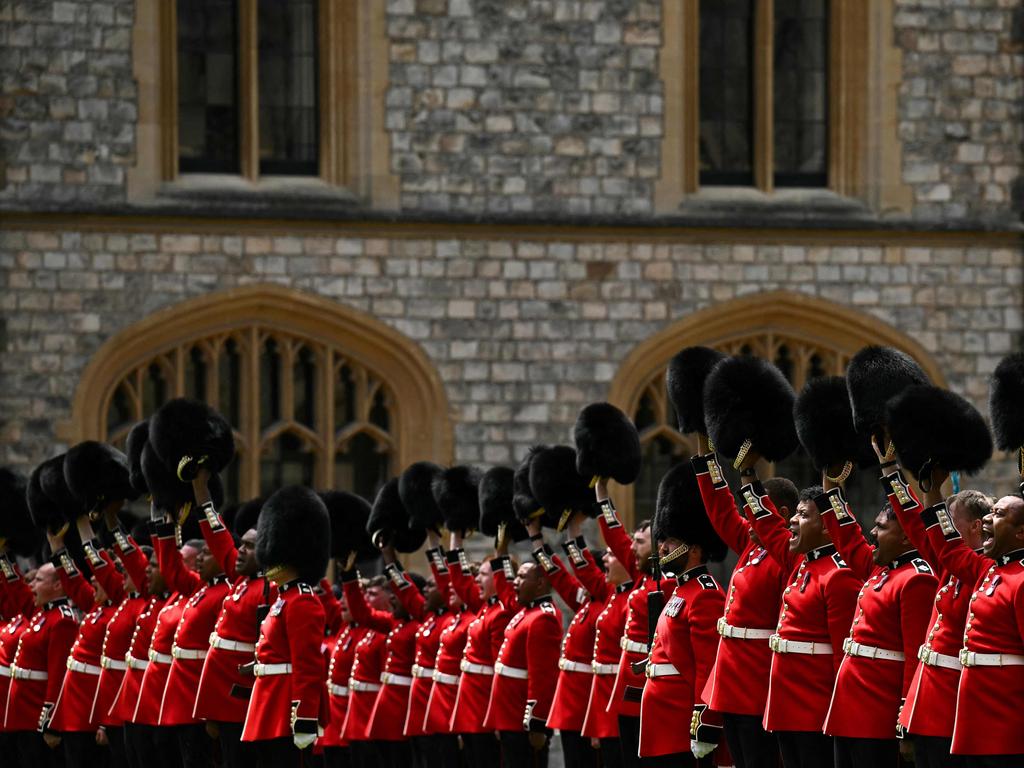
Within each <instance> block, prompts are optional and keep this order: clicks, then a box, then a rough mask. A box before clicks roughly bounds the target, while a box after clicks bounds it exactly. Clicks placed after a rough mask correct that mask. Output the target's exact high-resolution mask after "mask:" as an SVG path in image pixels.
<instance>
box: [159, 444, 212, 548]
mask: <svg viewBox="0 0 1024 768" xmlns="http://www.w3.org/2000/svg"><path fill="white" fill-rule="evenodd" d="M140 464H141V465H142V474H143V476H144V477H145V478H146V487H147V488H149V494H150V496H152V497H153V505H154V506H155V507H156V508H157V509H159V510H161V511H163V512H167V513H169V514H171V515H176V514H177V512H178V510H179V509H181V507H183V506H184V505H185V504H193V505H195V503H196V497H195V494H194V493H193V492H192V483H191V482H188V483H183V482H181V481H180V480H179V479H178V478H177V476H176V475H175V473H174V470H172V469H170V468H169V467H168V466H167V465H166V464H164V463H163V462H162V461H161V460H160V457H159V456H157V453H156V451H155V450H154V449H153V444H152V443H146V444H145V446H143V448H142V459H141V461H140ZM207 487H208V489H209V491H210V499H211V500H212V501H213V505H214V506H215V507H219V506H220V505H221V504H223V503H224V486H223V485H221V482H220V477H219V476H218V475H210V480H209V482H208V483H207ZM182 538H189V537H187V536H186V535H185V531H184V530H183V531H182Z"/></svg>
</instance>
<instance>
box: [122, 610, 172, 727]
mask: <svg viewBox="0 0 1024 768" xmlns="http://www.w3.org/2000/svg"><path fill="white" fill-rule="evenodd" d="M175 597H177V596H175ZM169 599H170V595H169V594H168V593H166V592H165V593H163V594H161V595H151V596H150V597H149V598H148V599H147V600H146V605H145V606H143V608H142V611H141V612H140V613H139V618H138V620H137V622H136V624H135V627H134V628H133V629H132V634H131V639H130V640H129V641H128V650H127V651H126V652H125V655H124V661H125V671H124V676H123V677H122V679H121V687H120V688H118V690H117V693H116V694H115V696H114V701H113V703H112V704H111V705H110V709H109V711H108V715H109V716H110V717H111V718H113V719H114V720H117V721H120V722H122V723H125V722H135V710H136V709H137V708H138V705H139V694H140V693H141V691H142V679H143V677H144V676H145V674H146V669H147V668H148V667H149V646H150V644H151V643H152V641H153V630H155V629H156V621H157V618H158V617H159V616H160V611H162V610H163V609H164V606H165V605H167V601H168V600H169Z"/></svg>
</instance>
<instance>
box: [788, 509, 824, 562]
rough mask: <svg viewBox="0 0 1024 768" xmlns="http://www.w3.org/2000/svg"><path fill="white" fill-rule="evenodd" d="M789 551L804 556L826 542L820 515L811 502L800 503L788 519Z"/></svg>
mask: <svg viewBox="0 0 1024 768" xmlns="http://www.w3.org/2000/svg"><path fill="white" fill-rule="evenodd" d="M789 533H790V537H791V538H790V539H789V551H790V552H796V553H799V554H805V553H807V552H810V551H811V550H812V549H817V548H818V547H820V546H824V544H825V543H826V542H827V541H828V534H827V533H826V531H825V526H824V525H822V522H821V515H820V514H819V513H818V508H817V507H816V506H815V505H814V502H813V501H801V502H800V503H799V504H797V505H796V512H794V513H793V516H792V517H791V518H789Z"/></svg>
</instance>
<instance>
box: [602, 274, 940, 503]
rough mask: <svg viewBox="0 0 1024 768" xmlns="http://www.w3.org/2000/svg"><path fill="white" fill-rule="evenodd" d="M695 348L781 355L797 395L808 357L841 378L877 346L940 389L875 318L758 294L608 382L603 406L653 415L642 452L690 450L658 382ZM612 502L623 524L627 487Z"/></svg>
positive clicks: (692, 323) (680, 327) (913, 351)
mask: <svg viewBox="0 0 1024 768" xmlns="http://www.w3.org/2000/svg"><path fill="white" fill-rule="evenodd" d="M696 344H700V345H704V346H708V347H714V348H716V349H721V350H722V351H724V352H729V353H733V354H734V353H738V352H741V351H742V352H749V353H751V354H754V355H757V356H759V357H767V358H768V359H772V360H776V359H777V355H778V354H779V353H780V351H786V352H787V353H788V354H790V355H792V356H793V362H794V369H793V370H794V373H793V375H792V376H791V381H793V383H794V385H795V387H796V388H797V390H799V389H800V387H801V386H802V385H803V383H804V381H805V379H806V374H807V369H808V366H809V365H810V364H811V359H810V358H811V357H813V358H814V359H815V360H814V361H815V364H817V365H819V366H820V369H819V372H820V373H822V374H827V375H839V374H842V373H843V371H844V370H845V369H846V365H847V363H848V362H849V360H850V357H852V356H853V355H854V354H855V353H856V352H857V350H859V349H860V348H861V347H864V346H866V345H869V344H881V345H884V346H891V347H896V348H897V349H901V350H903V351H904V352H906V353H907V354H909V355H910V356H911V357H913V358H914V359H915V360H916V361H917V362H918V363H919V364H920V365H921V367H922V368H923V369H924V370H925V372H926V373H927V374H928V376H929V377H930V378H931V380H932V382H934V383H935V384H937V385H940V386H944V385H945V377H944V376H943V373H942V370H941V369H940V368H939V366H938V364H937V363H936V361H935V360H934V359H933V358H932V356H931V355H930V354H929V353H928V351H927V350H925V348H924V347H923V346H921V344H920V343H918V342H917V341H915V340H914V339H913V338H911V337H910V336H908V335H907V334H905V333H903V332H902V331H900V330H898V329H896V328H894V327H893V326H891V325H888V324H887V323H885V322H883V321H881V320H879V319H878V318H875V317H872V316H871V315H868V314H865V313H863V312H858V311H856V310H853V309H850V308H848V307H844V306H842V305H839V304H835V303H833V302H829V301H826V300H824V299H820V298H816V297H813V296H807V295H804V294H799V293H794V292H791V291H770V292H766V293H758V294H754V295H751V296H745V297H742V298H739V299H734V300H732V301H728V302H724V303H722V304H715V305H713V306H710V307H707V308H705V309H702V310H699V311H697V312H694V313H693V314H691V315H688V316H687V317H685V318H683V319H682V320H679V321H678V322H676V323H673V324H672V325H670V326H668V327H667V328H665V329H664V330H662V331H660V332H658V333H657V334H655V335H654V336H651V337H650V338H648V339H647V340H645V341H643V342H641V343H640V344H638V345H637V346H636V347H635V348H634V349H633V351H632V352H630V353H629V355H627V356H626V359H625V360H624V361H623V362H622V364H621V365H620V366H619V370H618V373H617V374H616V376H615V378H614V379H613V380H612V384H611V387H610V390H609V393H608V401H609V402H611V403H613V404H614V405H617V406H618V407H619V408H621V409H622V410H623V411H624V412H625V413H626V414H628V415H630V416H631V417H634V418H636V417H637V416H638V409H640V408H641V406H644V408H645V409H646V410H648V411H650V410H653V411H656V412H657V413H655V414H654V415H653V417H652V416H651V414H649V413H648V414H646V415H645V417H644V418H643V419H641V423H640V424H638V426H639V428H640V433H641V444H642V446H644V447H646V446H647V445H649V444H650V443H651V441H653V440H656V439H663V440H664V439H665V438H666V433H670V434H669V435H668V437H669V438H670V440H671V442H672V444H673V445H674V446H675V450H687V449H689V450H693V449H694V448H695V446H694V445H692V444H691V440H690V438H689V436H684V435H681V434H680V433H679V432H678V431H677V430H676V429H675V426H676V425H675V424H669V423H667V421H666V418H665V417H666V414H667V413H668V411H669V409H670V408H671V406H670V405H668V404H667V398H666V397H665V395H664V386H665V384H664V376H665V370H666V368H667V366H668V362H669V360H670V359H671V358H672V356H673V355H675V354H676V353H677V352H679V350H681V349H683V348H684V347H688V346H692V345H696ZM645 398H646V399H645ZM651 418H653V420H650V419H651ZM616 503H617V505H618V506H619V508H620V511H621V513H622V514H623V516H624V519H628V520H632V519H633V511H634V489H633V487H632V486H630V487H628V488H619V489H617V493H616Z"/></svg>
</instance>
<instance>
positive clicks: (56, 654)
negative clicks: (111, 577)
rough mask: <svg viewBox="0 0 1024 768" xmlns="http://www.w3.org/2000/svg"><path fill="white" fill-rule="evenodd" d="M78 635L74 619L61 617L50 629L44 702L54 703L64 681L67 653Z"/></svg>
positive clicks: (76, 623)
mask: <svg viewBox="0 0 1024 768" xmlns="http://www.w3.org/2000/svg"><path fill="white" fill-rule="evenodd" d="M77 636H78V622H76V621H75V620H74V619H70V618H67V617H63V616H62V617H61V618H60V619H59V620H58V621H57V623H56V624H54V625H53V629H51V630H50V641H49V645H48V646H47V650H46V672H47V678H46V699H45V700H46V702H47V703H50V704H55V703H56V702H57V697H58V696H59V695H60V688H61V685H62V684H63V682H64V672H65V671H66V670H67V664H68V654H69V653H70V652H71V646H72V645H74V643H75V638H76V637H77Z"/></svg>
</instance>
